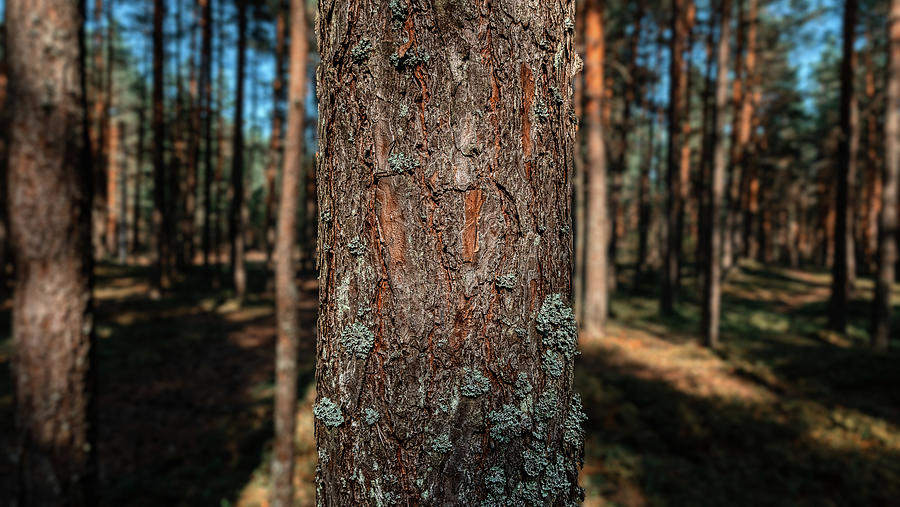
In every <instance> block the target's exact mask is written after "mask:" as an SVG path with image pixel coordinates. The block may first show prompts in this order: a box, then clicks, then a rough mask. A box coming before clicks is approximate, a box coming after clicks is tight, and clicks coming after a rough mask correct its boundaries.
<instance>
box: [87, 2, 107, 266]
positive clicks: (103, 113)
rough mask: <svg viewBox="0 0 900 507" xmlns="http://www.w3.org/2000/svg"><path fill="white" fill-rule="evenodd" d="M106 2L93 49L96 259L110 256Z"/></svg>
mask: <svg viewBox="0 0 900 507" xmlns="http://www.w3.org/2000/svg"><path fill="white" fill-rule="evenodd" d="M103 12H104V10H103V0H95V1H94V9H93V15H94V25H95V27H94V47H93V48H92V49H93V53H94V54H93V75H92V76H91V81H92V84H93V91H94V117H93V119H92V122H91V123H92V134H93V135H92V139H91V145H92V152H93V153H92V160H93V170H94V177H93V178H92V180H93V182H94V191H93V192H92V194H93V196H94V203H93V209H92V216H93V220H94V224H93V228H92V229H91V230H92V238H91V242H92V244H93V248H94V256H95V258H98V259H100V258H103V257H106V255H107V254H108V253H109V252H108V251H107V250H106V241H105V238H104V233H105V232H106V216H105V215H106V211H107V205H106V177H107V176H106V158H107V157H106V137H107V135H108V131H107V127H108V126H109V122H108V121H107V114H108V113H109V104H108V102H107V97H106V92H107V88H106V85H107V84H108V83H107V81H106V79H105V77H106V72H105V70H104V68H105V67H106V66H105V65H104V51H103V35H104V31H103V28H102V26H103Z"/></svg>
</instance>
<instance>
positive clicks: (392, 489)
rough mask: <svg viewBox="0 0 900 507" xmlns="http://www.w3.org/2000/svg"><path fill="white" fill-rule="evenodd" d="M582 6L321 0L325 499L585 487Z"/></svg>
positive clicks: (485, 495)
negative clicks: (577, 312)
mask: <svg viewBox="0 0 900 507" xmlns="http://www.w3.org/2000/svg"><path fill="white" fill-rule="evenodd" d="M574 4H575V2H574V1H571V0H568V1H562V2H538V1H537V0H531V1H523V2H515V3H508V4H506V5H505V6H504V7H505V8H504V9H500V8H498V6H496V5H492V4H473V3H466V2H436V3H435V4H433V6H432V5H431V4H429V6H427V7H426V6H425V5H423V4H417V5H416V7H415V8H412V7H410V6H409V5H410V4H407V3H403V2H394V3H393V4H392V6H393V8H391V7H390V6H389V4H388V3H386V2H372V3H367V4H361V5H358V6H354V7H353V8H349V9H348V8H346V7H345V6H344V4H341V3H336V2H333V1H331V0H320V1H319V13H320V14H319V16H320V18H319V22H318V23H317V26H318V40H319V49H320V52H321V61H322V64H321V65H320V67H319V69H318V83H319V86H318V87H317V91H318V94H319V104H320V106H319V107H320V117H319V120H320V121H319V139H320V144H319V150H320V151H319V156H318V167H317V170H318V178H317V179H318V183H319V185H318V188H319V211H320V215H321V223H320V228H319V238H318V241H319V249H318V251H319V266H320V275H319V276H320V278H319V280H320V308H321V312H320V316H319V322H318V326H317V329H318V335H319V339H318V342H317V343H318V351H317V369H316V379H317V393H318V401H317V403H316V405H315V407H314V414H315V415H316V418H317V422H316V438H317V444H318V451H319V467H318V473H317V478H316V481H317V491H318V501H319V503H321V504H322V505H326V506H331V505H365V504H384V503H389V502H395V503H396V504H398V505H412V504H420V503H426V504H435V505H451V504H459V503H466V504H482V502H486V504H499V503H500V502H503V503H506V502H507V501H510V500H511V501H513V502H515V503H528V504H539V505H568V504H570V503H574V502H576V501H578V500H579V499H580V497H581V496H582V492H581V490H580V489H579V488H578V486H577V475H578V463H579V460H580V456H581V455H582V434H583V433H582V430H581V422H582V420H583V415H582V413H581V401H580V399H579V398H578V397H577V396H576V395H575V394H574V391H573V386H572V382H573V376H572V373H573V371H572V367H573V361H572V360H573V359H574V355H575V348H574V346H575V340H576V329H575V328H576V325H575V321H574V316H573V313H572V310H571V308H570V307H569V304H568V302H569V301H570V297H571V268H572V263H571V256H572V233H571V205H570V201H569V198H570V196H571V175H572V169H573V156H574V150H573V148H574V146H575V122H574V121H573V120H574V118H573V114H574V113H573V107H572V77H573V75H574V73H575V71H576V66H577V57H576V55H575V53H574V41H573V39H574V37H573V35H574V34H573V32H574V30H573V28H574V23H572V21H573V16H574V14H575V9H574ZM594 6H596V4H594ZM588 11H589V12H593V14H592V16H595V18H594V21H591V20H590V18H589V20H588V27H589V28H588V30H587V37H588V47H589V48H591V49H593V50H596V47H597V40H596V36H597V31H596V28H597V27H594V28H591V24H592V23H598V22H599V18H598V17H596V16H598V14H599V13H598V11H597V9H596V8H590V7H589V9H588ZM535 34H542V35H541V36H540V37H535V36H534V35H535ZM541 41H543V42H541ZM601 47H602V46H601ZM588 54H590V49H589V53H588ZM595 77H596V74H595V75H593V76H592V77H591V80H593V79H594V78H595ZM589 81H590V80H589ZM589 86H591V85H589ZM596 91H597V86H596V85H593V86H592V87H591V94H592V95H593V94H595V93H596ZM594 98H597V97H596V96H594ZM598 114H599V113H598V111H597V109H596V108H594V110H593V112H592V113H591V115H592V117H594V118H596V116H597V115H598ZM600 250H602V251H604V252H605V245H601V248H600ZM599 273H600V278H604V277H605V270H601V271H600V272H599ZM542 358H543V359H542ZM542 363H543V368H542V366H541V365H542Z"/></svg>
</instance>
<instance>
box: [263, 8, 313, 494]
mask: <svg viewBox="0 0 900 507" xmlns="http://www.w3.org/2000/svg"><path fill="white" fill-rule="evenodd" d="M290 9H291V10H290V14H291V54H290V74H289V75H290V83H289V90H288V111H287V121H288V124H287V132H286V136H285V145H284V165H283V166H282V173H281V174H282V176H281V203H280V205H279V207H278V232H277V236H276V244H275V305H276V312H277V319H278V341H277V347H276V359H275V360H276V364H275V371H276V379H275V382H276V386H275V387H276V391H275V446H274V452H273V457H272V506H273V507H290V506H291V505H293V504H294V501H293V500H294V489H293V476H294V473H293V472H294V428H295V426H296V424H295V423H296V414H297V348H298V340H299V320H298V316H297V304H298V297H297V285H296V280H295V276H294V274H295V273H296V271H297V270H296V265H295V263H294V252H295V249H296V246H297V204H298V196H299V194H300V177H301V174H302V172H303V120H304V118H305V115H306V110H305V108H304V98H305V97H306V60H307V57H308V54H309V42H308V40H307V36H306V33H307V29H306V9H305V5H304V1H303V0H292V1H291V6H290ZM284 22H285V20H284V19H282V20H281V23H282V24H283V23H284Z"/></svg>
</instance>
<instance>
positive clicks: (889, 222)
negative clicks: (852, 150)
mask: <svg viewBox="0 0 900 507" xmlns="http://www.w3.org/2000/svg"><path fill="white" fill-rule="evenodd" d="M885 103H886V105H887V108H886V112H885V120H884V162H885V171H884V186H883V187H882V199H881V200H882V207H881V215H880V217H879V228H878V230H879V240H878V271H877V276H876V278H875V300H874V302H873V306H872V345H873V346H874V347H876V348H879V349H886V348H887V347H888V341H889V339H890V335H891V314H892V309H893V307H892V306H891V287H892V285H893V283H894V266H895V263H896V262H897V221H898V220H897V213H898V210H897V198H898V190H900V139H898V137H900V111H898V108H900V0H891V10H890V19H889V23H888V78H887V97H886V100H885Z"/></svg>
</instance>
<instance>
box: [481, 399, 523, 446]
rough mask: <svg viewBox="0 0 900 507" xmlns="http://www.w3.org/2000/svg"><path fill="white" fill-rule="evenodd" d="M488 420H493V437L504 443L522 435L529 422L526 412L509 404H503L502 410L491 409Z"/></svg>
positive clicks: (491, 432) (491, 433)
mask: <svg viewBox="0 0 900 507" xmlns="http://www.w3.org/2000/svg"><path fill="white" fill-rule="evenodd" d="M488 420H489V421H490V422H491V430H490V435H491V438H493V439H494V440H496V441H498V442H500V443H504V444H505V443H508V442H509V441H510V440H512V439H513V438H515V437H517V436H519V435H521V434H522V431H523V430H524V428H525V425H526V423H527V422H528V420H527V417H526V416H525V413H523V412H522V411H521V410H519V409H518V407H516V406H515V405H509V404H507V405H503V408H502V409H501V410H494V411H491V412H490V413H489V414H488Z"/></svg>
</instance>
